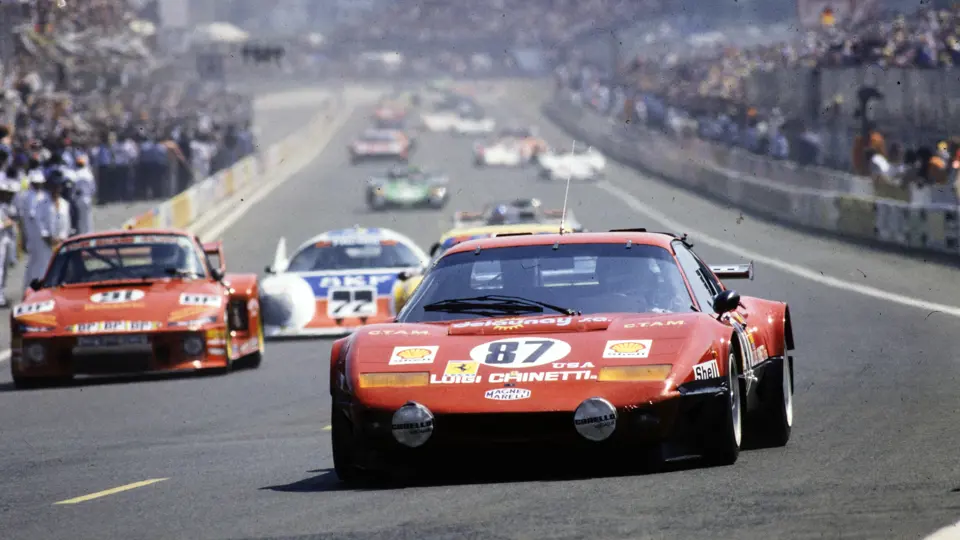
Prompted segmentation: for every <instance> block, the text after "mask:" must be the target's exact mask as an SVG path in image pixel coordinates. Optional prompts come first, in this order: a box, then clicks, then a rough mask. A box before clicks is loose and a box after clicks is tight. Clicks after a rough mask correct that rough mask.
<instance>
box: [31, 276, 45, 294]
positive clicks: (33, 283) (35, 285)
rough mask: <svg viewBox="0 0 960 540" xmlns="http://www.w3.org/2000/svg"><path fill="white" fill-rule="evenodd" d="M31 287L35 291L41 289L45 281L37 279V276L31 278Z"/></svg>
mask: <svg viewBox="0 0 960 540" xmlns="http://www.w3.org/2000/svg"><path fill="white" fill-rule="evenodd" d="M30 288H31V289H33V290H35V291H39V290H40V289H42V288H43V282H42V281H40V280H39V279H37V278H34V279H31V280H30Z"/></svg>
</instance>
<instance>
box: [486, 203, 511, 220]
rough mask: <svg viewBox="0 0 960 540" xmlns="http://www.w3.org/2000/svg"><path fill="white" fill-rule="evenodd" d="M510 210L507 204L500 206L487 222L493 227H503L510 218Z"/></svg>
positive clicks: (491, 213) (494, 210)
mask: <svg viewBox="0 0 960 540" xmlns="http://www.w3.org/2000/svg"><path fill="white" fill-rule="evenodd" d="M509 213H510V209H509V208H508V207H507V205H505V204H498V205H497V206H496V208H494V209H493V211H492V212H490V219H489V220H487V221H488V222H489V223H490V224H491V225H503V224H505V223H506V222H507V218H508V217H509Z"/></svg>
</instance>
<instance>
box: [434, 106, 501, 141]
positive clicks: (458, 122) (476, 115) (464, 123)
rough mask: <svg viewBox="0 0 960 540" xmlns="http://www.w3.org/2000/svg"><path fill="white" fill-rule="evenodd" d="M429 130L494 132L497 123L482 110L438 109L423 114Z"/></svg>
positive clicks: (459, 132)
mask: <svg viewBox="0 0 960 540" xmlns="http://www.w3.org/2000/svg"><path fill="white" fill-rule="evenodd" d="M421 120H422V121H423V126H424V127H425V128H426V129H427V131H432V132H435V133H456V134H458V135H476V134H485V133H493V131H494V130H495V129H496V128H497V123H496V121H494V119H493V118H490V117H488V116H486V115H485V114H483V113H482V112H480V111H476V110H460V111H438V112H433V113H427V114H424V115H422V116H421Z"/></svg>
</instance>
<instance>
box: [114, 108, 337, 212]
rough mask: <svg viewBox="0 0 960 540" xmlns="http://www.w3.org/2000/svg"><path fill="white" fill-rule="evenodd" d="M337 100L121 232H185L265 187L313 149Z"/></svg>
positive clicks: (156, 208) (153, 209) (155, 208)
mask: <svg viewBox="0 0 960 540" xmlns="http://www.w3.org/2000/svg"><path fill="white" fill-rule="evenodd" d="M341 100H342V96H341V95H340V94H339V93H336V94H335V93H331V94H330V95H329V96H327V97H326V98H325V99H324V101H323V102H322V103H320V108H319V112H318V113H317V114H316V115H315V116H314V117H313V118H311V119H310V121H309V123H308V124H307V125H306V126H304V127H302V128H300V129H299V130H297V131H295V132H293V133H292V134H290V135H288V136H287V137H286V138H285V139H283V140H281V141H280V142H278V143H275V144H272V145H270V146H269V147H267V148H266V149H261V151H259V152H258V153H256V154H254V155H251V156H248V157H246V158H244V159H242V160H240V161H238V162H237V163H235V164H234V165H233V166H232V167H229V168H227V169H224V170H222V171H220V172H218V173H216V174H214V175H213V176H210V177H209V178H206V179H204V180H202V181H200V182H198V183H196V184H194V185H193V186H191V187H190V188H189V189H187V190H185V191H183V192H182V193H180V194H179V195H176V196H175V197H173V198H171V199H167V200H165V201H163V202H161V203H159V204H157V205H156V206H154V207H153V208H151V209H150V210H148V211H146V212H143V213H142V214H139V215H136V216H133V217H131V218H130V219H128V220H127V221H126V222H124V224H123V228H124V229H149V228H160V229H166V228H173V229H185V228H187V227H189V226H190V225H191V224H193V223H194V222H195V221H197V220H198V219H199V218H200V216H203V215H204V214H205V213H207V212H210V211H211V210H214V209H215V208H217V207H218V206H220V205H221V204H222V203H224V201H227V200H230V199H231V197H233V196H235V195H237V194H240V193H243V192H245V191H247V190H250V189H251V188H254V187H255V186H256V185H262V184H264V183H267V182H268V181H269V180H270V178H271V175H272V174H274V173H275V172H276V171H277V170H278V169H279V167H280V165H281V163H284V162H285V161H287V159H288V158H291V157H293V156H295V155H297V154H300V153H302V152H305V151H307V150H309V149H310V147H311V146H312V145H315V142H314V141H315V140H316V137H317V136H319V135H320V134H321V133H322V132H323V130H324V129H325V128H326V127H327V125H328V124H329V123H330V120H329V114H330V111H334V110H336V109H337V107H338V106H339V104H340V102H341Z"/></svg>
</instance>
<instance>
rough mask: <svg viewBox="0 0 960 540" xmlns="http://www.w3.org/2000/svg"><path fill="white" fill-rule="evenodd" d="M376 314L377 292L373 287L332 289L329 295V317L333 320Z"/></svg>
mask: <svg viewBox="0 0 960 540" xmlns="http://www.w3.org/2000/svg"><path fill="white" fill-rule="evenodd" d="M376 314H377V290H376V289H375V288H373V287H360V288H339V289H330V292H329V294H328V295H327V316H328V317H330V318H331V319H344V318H346V317H369V316H371V315H376Z"/></svg>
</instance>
